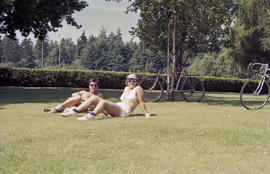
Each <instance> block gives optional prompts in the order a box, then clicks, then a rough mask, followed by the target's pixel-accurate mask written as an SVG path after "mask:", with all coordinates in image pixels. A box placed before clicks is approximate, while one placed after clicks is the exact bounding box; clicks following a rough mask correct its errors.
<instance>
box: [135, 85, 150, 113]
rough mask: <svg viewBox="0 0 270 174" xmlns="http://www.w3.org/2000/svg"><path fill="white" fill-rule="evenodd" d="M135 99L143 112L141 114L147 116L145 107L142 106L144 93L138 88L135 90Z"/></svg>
mask: <svg viewBox="0 0 270 174" xmlns="http://www.w3.org/2000/svg"><path fill="white" fill-rule="evenodd" d="M137 97H138V100H139V104H140V107H141V109H142V110H143V113H144V114H149V113H148V112H147V109H146V106H145V104H144V91H143V88H142V87H140V86H139V87H138V89H137Z"/></svg>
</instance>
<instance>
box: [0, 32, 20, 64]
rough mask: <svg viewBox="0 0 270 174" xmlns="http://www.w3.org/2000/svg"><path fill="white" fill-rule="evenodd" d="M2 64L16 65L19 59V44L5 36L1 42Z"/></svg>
mask: <svg viewBox="0 0 270 174" xmlns="http://www.w3.org/2000/svg"><path fill="white" fill-rule="evenodd" d="M1 45H2V63H12V64H13V65H15V66H16V65H17V63H18V62H19V61H20V59H21V47H20V45H19V42H18V41H16V40H12V39H10V38H8V37H7V36H5V37H4V38H3V41H2V44H1Z"/></svg>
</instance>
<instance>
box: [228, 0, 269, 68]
mask: <svg viewBox="0 0 270 174" xmlns="http://www.w3.org/2000/svg"><path fill="white" fill-rule="evenodd" d="M269 19H270V1H269V0H240V1H239V11H238V14H237V18H236V22H235V26H234V30H233V33H232V36H233V37H232V38H233V39H234V44H233V45H232V51H231V54H232V55H233V57H234V58H235V61H236V62H237V63H239V64H240V65H241V66H242V67H243V69H246V67H247V65H248V64H249V63H250V62H252V61H259V62H266V63H270V20H269Z"/></svg>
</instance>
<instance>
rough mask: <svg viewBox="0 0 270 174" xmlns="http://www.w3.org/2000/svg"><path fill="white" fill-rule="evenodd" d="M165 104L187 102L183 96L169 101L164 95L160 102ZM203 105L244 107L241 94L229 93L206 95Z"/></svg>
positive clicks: (179, 95) (177, 96) (178, 95)
mask: <svg viewBox="0 0 270 174" xmlns="http://www.w3.org/2000/svg"><path fill="white" fill-rule="evenodd" d="M158 102H160V103H163V102H186V101H185V100H184V98H183V97H182V95H181V94H177V95H175V96H174V100H173V101H167V100H166V98H165V97H164V95H163V98H162V99H161V100H160V101H158ZM201 103H207V104H208V105H230V106H242V105H241V103H240V94H239V93H227V92H210V93H206V94H205V96H204V98H203V100H202V101H201Z"/></svg>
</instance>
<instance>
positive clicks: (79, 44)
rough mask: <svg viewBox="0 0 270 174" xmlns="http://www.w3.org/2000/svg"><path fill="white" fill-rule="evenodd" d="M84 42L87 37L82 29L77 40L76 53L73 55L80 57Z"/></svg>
mask: <svg viewBox="0 0 270 174" xmlns="http://www.w3.org/2000/svg"><path fill="white" fill-rule="evenodd" d="M86 44H87V37H86V35H85V31H83V33H82V34H81V36H80V38H79V39H78V40H77V45H76V53H75V57H76V58H77V59H80V57H81V54H82V50H83V49H84V48H85V47H86Z"/></svg>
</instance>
